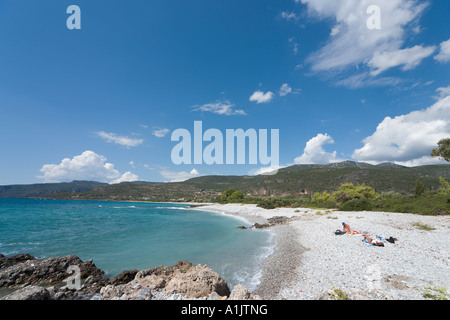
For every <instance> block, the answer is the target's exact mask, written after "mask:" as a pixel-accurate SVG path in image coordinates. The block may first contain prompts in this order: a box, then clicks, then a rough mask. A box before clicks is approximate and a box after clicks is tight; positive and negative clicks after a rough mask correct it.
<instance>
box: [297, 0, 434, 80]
mask: <svg viewBox="0 0 450 320" xmlns="http://www.w3.org/2000/svg"><path fill="white" fill-rule="evenodd" d="M297 2H301V3H302V4H304V5H306V6H307V10H308V14H309V16H310V17H314V18H317V19H320V20H326V21H333V25H332V26H331V32H330V37H329V39H328V41H327V42H326V43H325V45H324V46H323V47H322V48H321V49H319V50H318V51H316V52H314V53H312V54H311V55H310V56H309V58H308V59H307V63H308V64H310V65H311V70H312V71H314V72H326V74H328V73H329V72H330V71H332V72H333V74H339V73H340V72H343V71H344V70H350V69H351V68H354V67H355V66H356V67H360V66H361V67H365V68H366V69H369V68H370V67H372V68H375V71H374V74H373V75H372V76H376V75H377V74H379V73H381V72H383V71H385V70H387V69H389V68H392V67H397V66H403V69H404V70H406V69H410V68H414V67H416V66H417V65H418V64H419V63H420V62H421V61H422V60H423V59H424V58H425V57H427V56H429V55H431V54H432V52H433V51H434V50H435V47H423V46H414V47H412V48H402V47H403V45H404V41H405V39H407V35H408V33H414V32H418V30H420V28H419V27H418V19H419V18H420V16H421V14H422V12H423V11H424V9H425V8H426V6H427V2H419V1H411V0H378V1H376V4H377V6H378V7H379V8H380V14H381V26H380V29H376V30H373V29H371V28H369V27H368V19H369V18H370V17H371V14H368V8H369V7H370V6H372V5H373V4H374V2H373V0H346V1H336V0H299V1H297ZM391 59H392V60H391ZM373 85H376V83H373Z"/></svg>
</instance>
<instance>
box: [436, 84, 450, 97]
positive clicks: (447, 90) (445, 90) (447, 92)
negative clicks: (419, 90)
mask: <svg viewBox="0 0 450 320" xmlns="http://www.w3.org/2000/svg"><path fill="white" fill-rule="evenodd" d="M436 92H439V98H438V99H440V98H445V97H446V96H450V86H447V87H441V88H437V89H436Z"/></svg>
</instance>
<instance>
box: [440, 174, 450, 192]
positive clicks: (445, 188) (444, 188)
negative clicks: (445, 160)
mask: <svg viewBox="0 0 450 320" xmlns="http://www.w3.org/2000/svg"><path fill="white" fill-rule="evenodd" d="M439 182H440V184H441V188H440V192H439V194H440V195H443V196H450V183H448V181H447V180H445V179H444V178H442V177H439Z"/></svg>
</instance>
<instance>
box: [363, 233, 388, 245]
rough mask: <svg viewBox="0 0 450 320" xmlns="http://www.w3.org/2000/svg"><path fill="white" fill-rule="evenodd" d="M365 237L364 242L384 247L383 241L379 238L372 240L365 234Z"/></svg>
mask: <svg viewBox="0 0 450 320" xmlns="http://www.w3.org/2000/svg"><path fill="white" fill-rule="evenodd" d="M363 236H364V241H367V242H368V243H369V244H371V245H373V246H382V247H384V244H383V241H381V240H380V239H378V238H375V239H372V238H371V237H370V236H369V235H368V234H367V233H364V234H363Z"/></svg>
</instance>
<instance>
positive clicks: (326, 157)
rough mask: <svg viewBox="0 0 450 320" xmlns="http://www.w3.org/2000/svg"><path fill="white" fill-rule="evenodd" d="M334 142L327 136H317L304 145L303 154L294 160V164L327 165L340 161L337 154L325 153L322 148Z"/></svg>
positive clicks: (334, 152)
mask: <svg viewBox="0 0 450 320" xmlns="http://www.w3.org/2000/svg"><path fill="white" fill-rule="evenodd" d="M333 143H334V140H333V138H332V137H330V136H329V135H328V134H321V133H320V134H318V135H317V136H315V137H314V138H312V139H310V140H309V141H308V142H307V143H306V147H305V149H304V151H303V154H302V155H301V156H299V157H297V158H295V159H294V163H295V164H329V163H334V162H339V161H342V159H339V158H338V157H337V152H336V151H333V152H326V151H325V149H324V148H323V146H324V145H325V144H333Z"/></svg>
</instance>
